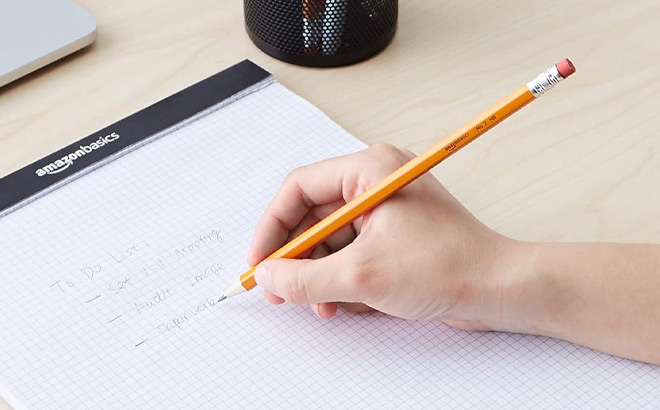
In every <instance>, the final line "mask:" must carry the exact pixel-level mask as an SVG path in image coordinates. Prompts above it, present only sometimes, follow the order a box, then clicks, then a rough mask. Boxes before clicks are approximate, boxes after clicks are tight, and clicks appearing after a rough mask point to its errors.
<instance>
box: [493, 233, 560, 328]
mask: <svg viewBox="0 0 660 410" xmlns="http://www.w3.org/2000/svg"><path fill="white" fill-rule="evenodd" d="M548 246H551V245H550V244H544V243H532V242H520V241H514V240H510V239H508V243H507V245H506V247H505V251H504V252H503V256H502V259H501V261H500V264H499V267H498V269H499V272H498V273H497V275H498V280H499V281H500V289H501V299H500V304H501V308H500V312H501V314H500V315H499V317H497V318H495V319H497V320H494V321H493V323H492V325H493V326H492V328H493V329H494V330H502V331H507V332H515V333H529V334H536V335H543V336H552V337H560V336H561V335H560V334H559V333H560V329H559V328H557V326H556V324H557V323H558V322H557V320H555V319H556V318H557V317H559V316H561V315H562V313H561V312H560V310H561V309H562V308H563V307H567V305H566V304H565V303H564V302H563V301H562V300H561V299H562V295H565V294H566V292H564V291H563V290H562V289H561V288H562V287H566V286H568V284H567V283H564V282H565V281H563V280H561V278H558V277H556V275H555V273H554V271H553V270H552V269H546V268H547V267H546V266H545V265H546V264H547V263H548V261H545V260H544V254H545V250H546V248H547V247H548Z"/></svg>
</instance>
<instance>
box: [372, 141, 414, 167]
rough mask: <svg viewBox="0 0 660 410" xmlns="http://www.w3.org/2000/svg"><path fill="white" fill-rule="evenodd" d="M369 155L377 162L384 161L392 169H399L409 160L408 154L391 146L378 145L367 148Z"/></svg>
mask: <svg viewBox="0 0 660 410" xmlns="http://www.w3.org/2000/svg"><path fill="white" fill-rule="evenodd" d="M369 151H370V154H371V155H372V156H373V158H375V159H376V160H378V161H384V162H386V163H387V164H388V165H390V166H392V167H397V168H398V167H400V166H401V165H403V164H405V163H406V162H408V161H409V160H410V158H409V157H408V154H407V153H406V152H404V151H402V150H400V149H399V148H397V147H395V146H394V145H392V144H386V143H378V144H374V145H372V146H371V147H369Z"/></svg>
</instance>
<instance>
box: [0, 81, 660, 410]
mask: <svg viewBox="0 0 660 410" xmlns="http://www.w3.org/2000/svg"><path fill="white" fill-rule="evenodd" d="M363 147H364V146H363V144H361V143H360V142H358V141H357V140H355V139H354V138H353V137H351V136H350V135H349V134H347V133H346V132H345V131H344V130H342V129H341V128H340V127H338V126H337V125H336V124H334V123H333V122H332V121H330V120H329V119H328V118H327V117H326V116H325V115H323V114H322V113H320V112H319V111H318V110H317V109H315V108H314V107H313V106H311V105H310V104H309V103H307V102H305V101H304V100H302V99H300V98H299V97H297V96H296V95H294V94H292V93H291V92H289V91H288V90H286V89H285V88H284V87H282V86H281V85H279V84H278V83H277V82H273V83H271V84H270V85H268V86H266V87H264V88H262V89H261V90H260V91H258V92H255V93H252V94H250V95H247V96H246V97H243V98H242V99H240V100H238V101H236V102H234V103H232V104H230V105H227V106H225V107H223V108H221V109H219V110H217V111H215V112H211V113H209V114H208V115H206V116H204V117H202V118H200V119H197V120H195V121H193V122H190V123H188V124H187V125H186V126H185V127H182V128H179V129H177V130H175V131H173V132H171V133H170V134H169V135H167V136H165V137H163V138H160V139H157V140H155V141H153V142H151V143H149V144H146V145H144V146H142V147H141V148H139V149H137V150H135V151H133V152H131V153H129V154H127V155H125V156H123V157H121V158H118V159H116V160H114V161H112V162H110V163H108V164H106V165H104V166H103V167H100V168H98V169H96V170H95V171H93V172H91V173H89V174H87V175H85V176H83V177H82V178H79V179H77V180H75V181H73V182H71V183H69V184H67V185H65V186H62V187H61V188H59V189H57V190H55V191H53V192H51V193H49V194H48V195H46V196H44V197H42V198H40V199H39V200H37V201H34V202H32V203H30V204H28V205H27V206H25V207H23V208H21V209H19V210H17V211H15V212H13V213H11V214H8V215H7V216H5V217H3V218H1V219H0V250H1V252H2V256H1V257H0V272H2V273H1V274H0V276H1V281H2V285H1V286H0V314H2V318H3V325H2V329H1V331H0V385H1V386H2V388H1V389H0V394H2V395H3V396H4V397H5V398H6V399H8V400H9V401H10V404H11V405H12V406H13V407H14V408H15V409H17V410H18V409H24V408H25V409H31V410H38V409H55V408H65V409H88V408H103V409H114V408H116V409H126V408H131V409H133V408H138V409H151V408H158V409H160V408H176V409H211V408H213V409H215V408H269V409H292V408H301V409H312V408H332V409H334V408H374V409H389V408H392V409H394V408H396V409H398V408H443V407H446V408H474V409H491V408H493V409H494V408H516V407H521V408H534V407H543V408H557V409H558V408H562V409H565V408H576V409H577V408H595V407H596V408H597V407H604V406H605V405H606V406H607V407H609V408H619V409H627V408H631V409H632V408H634V409H639V408H652V407H653V406H654V405H656V404H657V403H659V402H660V371H659V370H658V368H656V367H653V366H649V365H645V364H641V363H636V362H631V361H627V360H622V359H618V358H614V357H611V356H608V355H605V354H601V353H598V352H594V351H591V350H589V349H586V348H583V347H579V346H575V345H571V344H569V343H565V342H561V341H558V340H554V339H548V338H541V337H533V336H522V335H511V334H501V333H474V334H469V333H465V332H459V331H455V330H452V329H449V328H447V327H445V326H444V325H442V324H438V323H419V322H406V321H401V320H397V319H392V318H388V317H385V316H383V315H378V314H371V315H365V316H359V315H353V314H348V313H340V314H339V316H338V317H337V318H336V319H335V320H332V321H325V320H319V319H318V318H316V317H315V316H314V315H313V314H311V313H310V311H309V309H305V308H301V307H298V308H295V307H290V306H279V307H275V306H270V305H267V304H266V303H265V302H264V301H263V299H262V295H261V292H259V291H258V290H255V291H253V292H250V293H248V294H244V295H241V296H240V297H236V298H232V299H231V300H228V301H225V302H223V303H221V304H219V303H218V302H217V299H218V297H219V296H220V295H221V293H222V291H223V290H224V288H225V287H226V286H227V285H228V284H230V283H231V282H232V281H233V280H235V279H236V277H237V275H239V274H240V273H242V272H243V271H244V270H245V268H246V265H245V261H244V258H245V256H246V254H247V250H248V247H249V244H250V240H251V235H252V232H253V229H254V226H255V224H256V222H257V221H258V218H259V216H260V215H261V213H262V211H263V209H264V208H265V206H266V205H267V203H268V201H269V199H270V198H271V197H272V195H273V193H274V192H275V190H276V189H277V187H278V186H279V184H280V183H281V181H282V180H283V178H284V177H285V175H286V174H287V173H288V172H289V171H290V170H292V169H293V168H294V167H297V166H300V165H304V164H306V163H310V162H314V161H317V160H321V159H324V158H328V157H331V156H336V155H341V154H345V153H350V152H354V151H356V150H359V149H362V148H363Z"/></svg>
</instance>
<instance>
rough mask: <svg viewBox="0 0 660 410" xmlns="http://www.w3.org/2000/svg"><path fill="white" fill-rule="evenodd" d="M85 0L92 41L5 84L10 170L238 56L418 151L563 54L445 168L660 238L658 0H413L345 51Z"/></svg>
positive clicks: (227, 4) (5, 149)
mask: <svg viewBox="0 0 660 410" xmlns="http://www.w3.org/2000/svg"><path fill="white" fill-rule="evenodd" d="M78 1H79V3H81V4H82V5H83V6H84V7H86V8H87V9H88V10H90V11H91V12H92V13H93V14H94V15H95V16H96V17H97V19H98V39H97V41H96V43H95V44H94V45H93V46H92V47H91V48H89V49H87V50H85V51H82V52H80V53H77V54H76V55H74V56H72V57H69V58H67V59H65V60H63V61H61V62H59V63H57V64H55V65H53V66H51V67H49V68H46V69H43V70H41V71H39V72H37V73H35V74H32V75H30V76H29V77H27V78H25V79H23V80H20V81H18V82H16V83H14V84H12V85H9V86H6V87H4V88H1V89H0V176H3V175H6V174H8V173H10V172H12V171H14V170H16V169H18V168H20V167H22V166H25V165H27V164H29V163H31V162H32V161H34V160H36V159H38V158H40V157H42V156H44V155H46V154H48V153H50V152H51V151H53V150H55V149H57V148H60V147H62V146H64V145H67V144H69V143H71V142H74V141H76V140H78V139H79V138H81V137H84V136H86V135H88V134H90V133H92V132H94V131H96V130H98V129H100V128H102V127H104V126H106V125H108V124H110V123H112V122H115V121H117V120H119V119H121V118H123V117H125V116H126V115H128V114H131V113H133V112H135V111H137V110H139V109H141V108H143V107H145V106H147V105H149V104H151V103H153V102H155V101H158V100H160V99H162V98H164V97H166V96H168V95H170V94H172V93H173V92H176V91H178V90H180V89H181V88H184V87H186V86H188V85H190V84H193V83H195V82H197V81H199V80H201V79H203V78H205V77H207V76H209V75H211V74H214V73H215V72H217V71H220V70H222V69H223V68H226V67H228V66H230V65H232V64H234V63H236V62H238V61H240V60H243V59H245V58H249V59H251V60H253V61H254V62H256V63H257V64H259V65H261V66H262V67H264V68H265V69H267V70H269V71H270V72H272V73H273V74H275V76H276V77H277V78H278V79H279V80H280V82H281V83H283V84H284V85H285V86H287V87H288V88H290V89H291V90H293V91H294V92H296V93H298V94H300V95H301V96H302V97H304V98H306V99H307V100H309V101H310V102H312V103H313V104H315V105H316V106H318V107H319V108H321V109H322V110H323V111H325V112H326V113H327V114H328V115H329V116H330V117H331V118H333V119H334V120H335V121H336V122H337V123H339V124H340V125H342V126H343V127H344V128H346V129H347V130H348V131H349V132H351V133H352V134H353V135H355V136H356V137H358V138H360V139H361V140H363V141H364V142H366V143H368V144H373V143H376V142H390V143H393V144H396V145H398V146H401V147H408V148H410V149H412V150H413V151H415V152H421V151H422V150H423V149H425V148H426V147H428V146H430V145H431V144H432V143H433V142H434V141H437V140H438V139H439V138H441V137H442V136H443V135H444V134H446V133H447V132H449V131H451V130H452V129H454V128H456V127H457V126H459V125H461V124H462V123H463V122H465V121H466V120H468V119H469V118H471V117H472V116H474V115H475V114H477V113H479V112H480V111H481V110H482V109H483V108H485V107H487V106H488V105H490V104H491V103H493V102H495V101H496V100H498V99H499V98H501V97H502V96H504V95H505V94H506V93H508V92H510V91H511V90H513V88H514V87H516V86H518V85H520V84H522V83H524V82H526V81H528V80H529V79H531V78H532V77H533V76H534V75H536V74H537V73H538V72H540V71H541V70H542V69H544V68H546V67H547V66H549V65H551V64H552V63H554V62H555V61H557V60H559V59H561V58H563V57H570V58H571V59H572V60H573V61H574V62H575V64H576V66H577V67H578V72H577V74H575V75H574V76H573V77H572V78H571V79H570V80H569V81H566V82H564V83H562V84H561V86H560V87H558V88H556V89H554V90H553V91H552V92H551V93H550V94H548V95H546V96H544V97H543V99H542V100H541V101H537V102H535V103H534V104H532V105H531V106H529V107H527V108H525V109H524V110H523V111H522V112H520V113H519V114H517V115H515V116H514V117H513V118H511V119H509V120H507V121H506V122H505V123H503V124H502V125H501V126H500V127H498V128H496V129H495V130H494V131H492V132H490V133H489V134H488V135H487V136H485V137H484V138H482V139H481V140H479V141H477V142H476V143H474V144H472V145H471V146H470V147H468V148H466V149H465V150H463V151H462V152H461V153H460V154H458V155H457V156H456V157H454V158H452V159H450V160H448V161H447V162H446V163H444V164H442V165H441V166H440V167H438V169H436V170H435V174H436V175H437V176H438V177H439V178H440V180H441V181H442V182H443V183H444V184H445V185H446V186H447V187H448V188H449V189H450V190H451V191H452V192H453V193H454V195H456V196H457V197H458V199H459V200H461V201H462V202H463V203H464V204H465V205H466V206H467V207H468V208H469V209H470V210H471V211H473V212H474V213H475V214H476V215H477V216H478V217H479V218H480V219H481V220H482V221H484V222H485V223H486V224H487V225H489V226H491V227H492V228H494V229H496V230H497V231H499V232H501V233H504V234H506V235H510V236H513V237H515V238H518V239H524V240H540V241H627V242H649V241H652V242H658V241H660V222H659V221H660V189H659V185H658V180H659V179H660V178H659V177H660V109H659V108H658V107H660V81H658V79H659V77H660V40H659V38H660V24H659V23H658V22H659V21H660V3H658V2H657V0H638V1H634V2H620V1H618V0H573V1H571V0H556V1H555V2H554V4H551V3H549V2H547V1H540V0H510V1H507V2H506V5H505V6H503V5H501V4H499V3H498V2H482V1H476V0H474V1H469V0H434V1H429V0H403V1H401V10H400V24H399V31H398V33H397V35H396V38H395V40H394V42H393V43H392V44H391V46H390V47H389V48H387V49H386V50H385V51H384V52H383V53H381V54H380V55H378V56H377V57H375V58H373V59H371V60H369V61H366V62H363V63H361V64H358V65H354V66H350V67H344V68H335V69H311V68H303V67H297V66H293V65H289V64H286V63H282V62H279V61H277V60H274V59H272V58H270V57H268V56H266V55H265V54H263V53H261V52H260V51H259V50H258V49H257V48H256V47H255V46H254V45H253V44H252V43H251V42H250V40H249V39H248V37H247V35H246V34H245V31H244V28H243V22H242V2H241V1H239V0H187V1H179V2H167V3H164V2H161V1H158V0H143V1H139V2H136V1H132V0H114V1H111V2H109V1H102V0H78ZM165 4H166V5H165ZM0 58H1V56H0ZM0 194H2V193H0ZM5 408H8V407H6V405H3V404H2V403H0V409H5Z"/></svg>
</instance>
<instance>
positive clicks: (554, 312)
mask: <svg viewBox="0 0 660 410" xmlns="http://www.w3.org/2000/svg"><path fill="white" fill-rule="evenodd" d="M513 247H514V250H513V251H512V255H514V256H513V258H514V259H515V260H516V261H517V263H516V266H517V268H516V269H512V271H511V272H512V273H513V274H515V275H517V279H516V280H512V281H511V282H510V283H512V284H514V285H513V286H511V293H510V294H509V296H510V298H509V300H507V301H505V302H504V303H505V307H504V309H503V325H504V326H506V327H510V328H511V329H508V330H512V331H519V332H525V333H535V334H540V335H546V336H552V337H557V338H560V339H564V340H568V341H571V342H575V343H579V344H582V345H585V346H589V347H592V348H594V349H598V350H601V351H604V352H608V353H611V354H614V355H617V356H622V357H628V358H632V359H636V360H641V361H646V362H651V363H655V364H660V246H658V245H627V244H525V243H516V244H515V245H514V246H513ZM516 327H520V328H516Z"/></svg>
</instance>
